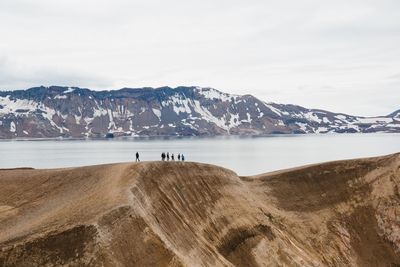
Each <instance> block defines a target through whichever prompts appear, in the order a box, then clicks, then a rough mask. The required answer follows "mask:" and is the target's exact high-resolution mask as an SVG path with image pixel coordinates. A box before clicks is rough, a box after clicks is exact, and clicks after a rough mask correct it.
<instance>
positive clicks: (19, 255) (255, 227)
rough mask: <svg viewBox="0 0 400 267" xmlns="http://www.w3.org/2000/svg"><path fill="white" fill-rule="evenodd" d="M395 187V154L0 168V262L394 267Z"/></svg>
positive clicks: (399, 260) (398, 178)
mask: <svg viewBox="0 0 400 267" xmlns="http://www.w3.org/2000/svg"><path fill="white" fill-rule="evenodd" d="M399 183H400V154H399V153H396V154H391V155H387V156H381V157H372V158H361V159H352V160H340V161H332V162H325V163H319V164H313V165H307V166H302V167H296V168H292V169H287V170H280V171H276V172H269V173H264V174H259V175H255V176H238V175H237V174H236V173H235V172H233V171H231V170H229V169H225V168H222V167H218V166H215V165H210V164H202V163H196V162H178V161H168V162H166V161H164V162H163V161H147V162H138V163H133V162H131V163H129V162H127V163H113V164H103V165H94V166H86V167H76V168H62V169H14V170H4V169H0V266H7V267H14V266H15V267H17V266H24V267H28V266H92V267H95V266H104V267H109V266H144V267H145V266H165V267H178V266H179V267H181V266H226V267H228V266H230V267H233V266H246V267H247V266H252V267H259V266H371V267H375V266H376V267H378V266H379V267H380V266H388V267H389V266H391V267H393V266H398V265H399V264H400V237H399V235H398V232H399V220H400V219H399V217H398V216H397V214H398V203H399V201H400V192H399V186H398V185H399Z"/></svg>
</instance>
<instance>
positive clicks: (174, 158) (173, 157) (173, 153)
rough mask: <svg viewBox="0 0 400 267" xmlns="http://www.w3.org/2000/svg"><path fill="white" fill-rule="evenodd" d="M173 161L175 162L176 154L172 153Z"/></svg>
mask: <svg viewBox="0 0 400 267" xmlns="http://www.w3.org/2000/svg"><path fill="white" fill-rule="evenodd" d="M171 160H172V161H175V156H174V153H172V155H171Z"/></svg>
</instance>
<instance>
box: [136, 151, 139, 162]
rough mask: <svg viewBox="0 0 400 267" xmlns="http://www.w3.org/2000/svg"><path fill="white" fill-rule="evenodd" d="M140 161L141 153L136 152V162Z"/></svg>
mask: <svg viewBox="0 0 400 267" xmlns="http://www.w3.org/2000/svg"><path fill="white" fill-rule="evenodd" d="M138 161H140V159H139V152H136V162H138Z"/></svg>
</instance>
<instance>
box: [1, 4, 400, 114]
mask: <svg viewBox="0 0 400 267" xmlns="http://www.w3.org/2000/svg"><path fill="white" fill-rule="evenodd" d="M38 85H45V86H49V85H67V86H79V87H87V88H91V89H96V90H100V89H118V88H121V87H144V86H154V87H158V86H164V85H167V86H173V87H175V86H179V85H197V86H209V87H214V88H216V89H219V90H221V91H224V92H228V93H235V94H252V95H254V96H256V97H258V98H260V99H262V100H265V101H272V102H279V103H294V104H299V105H303V106H305V107H309V108H322V109H327V110H331V111H336V112H344V113H349V114H354V115H386V114H388V113H390V112H392V111H394V110H396V109H399V108H400V1H398V0H392V1H389V0H376V1H369V0H360V1H357V0H331V1H328V0H327V1H321V0H292V1H288V0H287V1H285V0H279V1H270V0H259V1H252V0H246V1H243V0H241V1H236V0H229V1H224V0H202V1H191V0H182V1H180V0H169V1H165V0H160V1H154V0H143V1H132V0H108V1H105V0H85V1H82V0H57V1H55V0H34V1H32V0H1V1H0V88H1V89H2V90H5V89H25V88H28V87H33V86H38Z"/></svg>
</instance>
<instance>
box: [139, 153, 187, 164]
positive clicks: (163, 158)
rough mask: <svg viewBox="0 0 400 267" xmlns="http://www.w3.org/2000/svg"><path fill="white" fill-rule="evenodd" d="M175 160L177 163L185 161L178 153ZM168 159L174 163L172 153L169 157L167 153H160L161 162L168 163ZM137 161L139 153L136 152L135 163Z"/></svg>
mask: <svg viewBox="0 0 400 267" xmlns="http://www.w3.org/2000/svg"><path fill="white" fill-rule="evenodd" d="M177 158H178V161H185V156H184V155H183V154H180V153H179V154H178V157H177ZM170 159H171V160H172V161H175V155H174V153H172V154H171V156H170V154H169V152H167V153H165V152H162V153H161V160H162V161H165V160H167V161H169V160H170ZM138 161H140V158H139V152H136V162H138Z"/></svg>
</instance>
